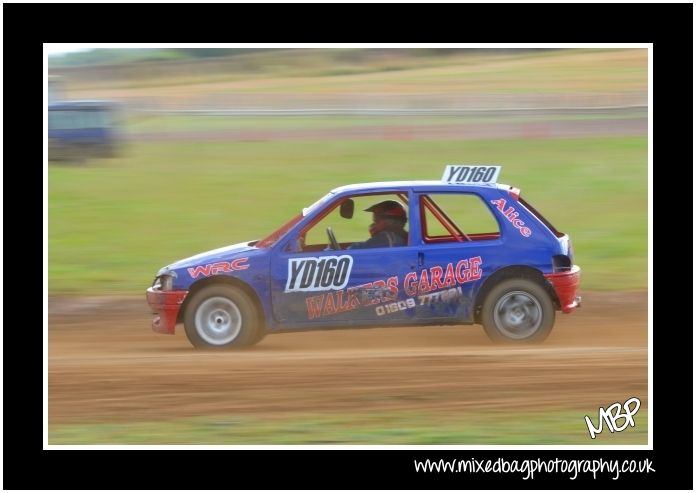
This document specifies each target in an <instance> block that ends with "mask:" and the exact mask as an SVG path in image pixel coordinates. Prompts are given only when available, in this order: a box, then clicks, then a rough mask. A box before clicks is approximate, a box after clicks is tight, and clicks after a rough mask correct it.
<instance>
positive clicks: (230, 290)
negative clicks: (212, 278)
mask: <svg viewBox="0 0 696 493" xmlns="http://www.w3.org/2000/svg"><path fill="white" fill-rule="evenodd" d="M184 327H185V329H186V336H187V337H188V339H189V341H191V344H193V345H194V346H195V347H197V348H208V349H223V348H232V347H248V346H252V345H254V344H256V343H257V342H258V341H260V340H261V339H262V338H263V336H264V330H263V326H262V324H261V322H260V317H259V313H258V310H257V309H256V306H255V305H254V302H253V301H252V300H251V299H250V298H249V296H248V295H247V294H246V293H244V291H242V290H241V289H238V288H235V287H234V286H228V285H222V284H221V285H212V286H208V287H205V288H203V289H201V290H200V291H198V292H196V293H194V294H193V296H192V297H191V299H190V300H189V301H188V304H187V308H186V313H185V314H184Z"/></svg>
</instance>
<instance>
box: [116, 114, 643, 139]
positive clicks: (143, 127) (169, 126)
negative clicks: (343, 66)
mask: <svg viewBox="0 0 696 493" xmlns="http://www.w3.org/2000/svg"><path fill="white" fill-rule="evenodd" d="M636 118H647V113H646V112H645V111H641V110H636V111H625V112H621V113H610V112H608V113H603V114H597V113H593V114H581V113H568V114H555V115H509V114H506V115H495V114H483V115H481V114H479V115H472V116H459V115H458V116H420V115H419V116H341V117H336V116H272V117H268V116H260V117H255V116H242V117H238V116H226V115H220V116H209V115H190V114H184V115H152V116H150V115H140V116H137V117H131V118H129V119H127V120H126V121H124V125H123V128H124V131H125V132H127V133H129V134H138V133H141V132H162V131H203V130H270V129H298V128H303V129H305V128H306V129H316V128H327V127H330V128H347V127H348V128H350V127H372V126H375V127H390V126H398V127H403V126H409V125H411V126H426V125H461V124H484V125H485V124H492V123H520V122H551V121H577V120H592V121H596V120H605V119H612V120H615V119H636Z"/></svg>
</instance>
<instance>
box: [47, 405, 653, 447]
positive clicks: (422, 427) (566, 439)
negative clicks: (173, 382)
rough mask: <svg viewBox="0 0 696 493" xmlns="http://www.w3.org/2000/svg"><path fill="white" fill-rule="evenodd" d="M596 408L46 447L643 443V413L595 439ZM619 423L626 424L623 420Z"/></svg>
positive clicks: (306, 422)
mask: <svg viewBox="0 0 696 493" xmlns="http://www.w3.org/2000/svg"><path fill="white" fill-rule="evenodd" d="M585 414H587V415H588V416H590V418H591V419H592V421H593V423H595V424H597V419H598V418H597V410H596V409H595V410H587V412H580V411H569V410H549V411H544V412H538V411H519V412H510V411H492V412H485V413H484V412H463V413H461V414H458V415H457V417H456V418H454V417H449V418H445V419H443V418H442V416H435V415H429V414H424V413H421V412H418V413H416V412H409V411H398V412H393V413H388V412H380V413H369V414H348V415H344V414H336V415H332V414H329V415H323V416H320V417H317V416H304V415H298V416H289V417H283V418H258V417H253V418H252V417H246V416H245V417H230V416H206V417H196V418H187V419H178V420H172V421H157V422H142V423H100V424H70V425H52V426H50V427H49V443H50V444H54V445H55V444H61V445H66V444H78V445H84V444H143V445H144V444H204V445H221V444H227V445H232V444H241V445H251V444H373V445H374V444H408V445H414V444H418V445H434V444H438V445H455V444H456V445H571V444H572V445H628V444H647V442H648V418H647V413H638V414H637V415H636V416H634V420H635V427H630V426H629V427H628V428H626V430H624V431H622V432H615V433H610V432H609V431H608V430H607V429H606V425H605V427H604V431H603V432H602V433H601V434H600V435H597V437H596V438H595V439H594V440H592V439H590V437H589V434H588V431H587V425H586V424H585V419H584V415H585ZM619 424H620V425H621V424H623V421H620V422H619Z"/></svg>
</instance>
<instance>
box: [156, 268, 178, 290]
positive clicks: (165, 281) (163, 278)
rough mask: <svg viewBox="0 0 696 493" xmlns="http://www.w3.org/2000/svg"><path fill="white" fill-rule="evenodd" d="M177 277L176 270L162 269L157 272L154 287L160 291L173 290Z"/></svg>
mask: <svg viewBox="0 0 696 493" xmlns="http://www.w3.org/2000/svg"><path fill="white" fill-rule="evenodd" d="M175 277H176V272H174V271H169V270H166V269H161V270H160V271H159V272H158V273H157V277H156V278H155V282H154V283H153V285H152V287H153V288H155V289H159V290H160V291H171V290H172V287H173V285H174V278H175Z"/></svg>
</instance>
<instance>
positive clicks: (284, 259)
mask: <svg viewBox="0 0 696 493" xmlns="http://www.w3.org/2000/svg"><path fill="white" fill-rule="evenodd" d="M403 196H407V193H406V192H404V193H403ZM338 200H339V201H340V200H341V199H340V198H339V199H338ZM374 200H379V199H377V198H375V199H374ZM335 206H336V202H334V203H332V204H330V205H329V206H328V207H329V208H332V207H335ZM321 215H322V213H321V212H320V213H318V214H317V216H321ZM308 221H311V219H308ZM302 229H303V228H302V225H300V227H299V228H298V229H297V231H296V232H294V233H293V234H292V235H290V237H289V238H288V240H287V243H286V245H285V247H284V248H281V249H280V251H279V252H278V253H277V254H275V255H274V256H273V258H272V260H271V300H272V307H273V316H274V318H275V321H276V323H277V324H279V325H280V326H283V327H294V326H302V325H304V326H311V325H316V326H345V325H351V324H360V325H366V324H379V323H381V321H382V320H386V321H389V322H393V321H395V320H396V321H398V320H406V319H409V318H411V317H413V310H410V313H406V312H407V310H408V308H409V307H408V306H407V305H406V302H405V301H404V299H405V297H404V292H403V288H402V283H403V279H404V278H405V276H406V275H407V273H408V272H411V271H412V270H413V269H414V268H415V264H416V261H417V248H418V247H417V246H415V245H413V244H412V242H411V240H410V239H409V245H407V246H398V247H391V248H390V247H385V248H365V249H348V248H346V247H347V246H348V244H341V249H340V250H328V251H327V250H324V249H321V250H317V249H314V250H312V251H300V247H299V246H298V245H301V244H302V243H303V242H302V241H300V237H301V232H302ZM340 239H341V238H340V237H339V240H340ZM315 246H316V245H315ZM411 308H413V307H411Z"/></svg>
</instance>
